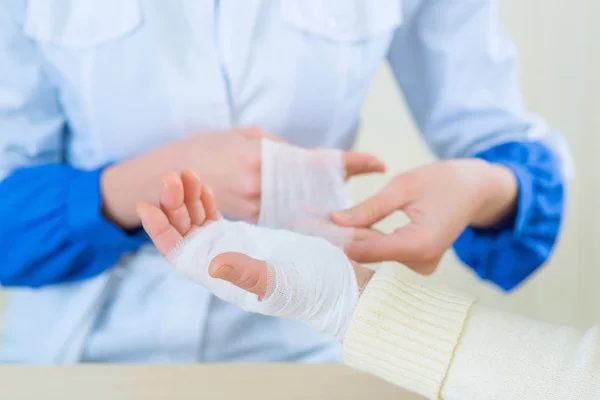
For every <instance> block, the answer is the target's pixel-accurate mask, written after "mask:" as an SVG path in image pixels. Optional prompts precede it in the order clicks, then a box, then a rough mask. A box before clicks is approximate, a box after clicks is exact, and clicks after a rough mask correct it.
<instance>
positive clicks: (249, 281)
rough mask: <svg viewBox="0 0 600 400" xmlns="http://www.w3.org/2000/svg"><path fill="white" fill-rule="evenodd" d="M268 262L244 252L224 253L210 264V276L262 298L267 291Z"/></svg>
mask: <svg viewBox="0 0 600 400" xmlns="http://www.w3.org/2000/svg"><path fill="white" fill-rule="evenodd" d="M267 271H268V266H267V263H266V262H264V261H260V260H255V259H254V258H251V257H249V256H247V255H245V254H242V253H223V254H220V255H218V256H216V257H215V258H214V259H213V260H212V261H211V263H210V265H209V266H208V272H209V273H210V276H212V277H213V278H217V279H223V280H226V281H228V282H231V283H233V284H234V285H235V286H237V287H239V288H241V289H244V290H245V291H247V292H250V293H254V294H255V295H257V296H258V298H259V300H262V298H263V297H264V295H265V294H266V292H267Z"/></svg>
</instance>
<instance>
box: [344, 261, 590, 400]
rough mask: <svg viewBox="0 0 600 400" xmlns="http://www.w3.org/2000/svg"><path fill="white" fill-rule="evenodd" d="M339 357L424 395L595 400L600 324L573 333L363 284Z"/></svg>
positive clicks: (388, 279)
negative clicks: (584, 330)
mask: <svg viewBox="0 0 600 400" xmlns="http://www.w3.org/2000/svg"><path fill="white" fill-rule="evenodd" d="M344 361H345V362H346V364H348V365H349V366H351V367H354V368H356V369H359V370H363V371H366V372H370V373H373V374H375V375H377V376H379V377H381V378H383V379H386V380H388V381H390V382H392V383H395V384H397V385H400V386H402V387H404V388H406V389H409V390H411V391H414V392H417V393H419V394H421V395H423V396H425V397H427V398H430V399H449V400H470V399H477V400H495V399H502V400H512V399H519V400H529V399H535V400H542V399H543V400H553V399H557V400H559V399H560V400H567V399H577V400H585V399H600V327H599V326H595V327H594V328H592V329H590V330H589V331H587V332H585V333H584V332H579V331H577V330H575V329H572V328H569V327H562V326H555V325H550V324H546V323H543V322H538V321H535V320H531V319H527V318H524V317H521V316H517V315H512V314H508V313H503V312H499V311H495V310H492V309H489V308H485V307H482V306H478V305H476V304H474V300H473V299H471V298H469V297H466V296H463V295H457V294H452V293H450V292H447V291H445V290H439V289H434V288H431V287H427V286H421V285H416V284H414V283H409V282H407V281H405V280H403V279H401V278H400V277H399V276H398V274H397V273H396V272H395V271H394V269H393V268H391V267H384V268H382V269H381V270H379V271H378V272H377V273H376V274H375V275H374V277H373V279H372V280H371V282H370V283H369V284H368V285H367V287H366V289H365V291H364V293H363V294H362V296H361V299H360V301H359V304H358V307H357V309H356V311H355V313H354V317H353V321H352V323H351V325H350V329H349V331H348V334H347V337H346V339H345V341H344Z"/></svg>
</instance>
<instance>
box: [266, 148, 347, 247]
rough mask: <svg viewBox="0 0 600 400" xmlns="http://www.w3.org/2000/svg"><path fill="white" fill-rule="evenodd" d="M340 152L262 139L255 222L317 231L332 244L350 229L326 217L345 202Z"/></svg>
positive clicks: (340, 242)
mask: <svg viewBox="0 0 600 400" xmlns="http://www.w3.org/2000/svg"><path fill="white" fill-rule="evenodd" d="M345 176H346V171H345V166H344V161H343V159H342V152H340V151H336V150H307V149H303V148H300V147H296V146H292V145H288V144H284V143H276V142H273V141H271V140H268V139H263V141H262V166H261V180H262V185H261V186H262V196H261V209H260V216H259V219H258V225H260V226H265V227H268V228H275V229H289V230H293V231H296V232H301V233H304V234H307V235H312V236H321V237H324V238H325V239H327V240H329V241H330V242H331V243H333V244H335V245H337V246H340V247H342V246H344V245H346V244H348V243H349V242H350V241H351V240H352V235H353V229H352V228H344V227H340V226H338V225H335V224H334V223H332V222H331V221H330V219H329V216H330V214H331V213H332V212H334V211H339V210H343V209H346V208H348V207H350V206H351V192H350V187H349V185H348V184H347V183H346V179H345Z"/></svg>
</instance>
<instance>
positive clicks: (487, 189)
mask: <svg viewBox="0 0 600 400" xmlns="http://www.w3.org/2000/svg"><path fill="white" fill-rule="evenodd" d="M479 161H480V162H481V163H482V164H483V165H482V168H481V171H482V174H481V179H480V180H479V182H478V187H479V188H480V191H479V192H480V198H481V199H482V202H481V206H480V207H479V209H478V210H477V212H476V213H475V215H474V217H473V221H472V222H471V225H472V226H474V227H476V228H489V227H492V226H494V225H496V224H498V223H499V222H501V221H502V220H504V219H506V218H508V217H509V216H510V215H512V214H514V213H515V210H516V206H517V200H518V194H519V190H518V188H519V186H518V183H517V178H516V177H515V175H514V173H513V172H512V171H511V170H510V169H509V168H507V167H505V166H504V165H502V164H497V163H490V162H488V161H484V160H479Z"/></svg>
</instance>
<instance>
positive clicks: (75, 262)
mask: <svg viewBox="0 0 600 400" xmlns="http://www.w3.org/2000/svg"><path fill="white" fill-rule="evenodd" d="M100 173H101V169H98V170H95V171H81V170H77V169H74V168H71V167H69V166H67V165H63V164H46V165H41V166H36V167H28V168H22V169H18V170H16V171H14V172H13V173H12V174H11V175H9V176H8V177H7V178H6V179H4V180H3V181H2V182H0V199H2V201H0V220H1V221H2V224H0V254H2V265H0V284H2V285H4V286H28V287H39V286H43V285H50V284H56V283H62V282H73V281H77V280H82V279H86V278H90V277H93V276H95V275H98V274H100V273H102V272H103V271H105V270H106V269H107V268H109V267H110V266H112V265H113V264H114V263H115V262H116V261H117V260H118V258H119V257H120V256H121V255H122V254H124V253H126V252H128V251H131V250H134V249H136V248H138V247H139V246H140V245H142V244H143V243H145V242H146V241H147V240H148V239H147V236H146V235H145V233H144V232H143V230H138V231H136V232H131V233H126V232H123V231H121V230H120V229H119V228H117V227H116V226H114V225H113V224H111V223H110V222H109V221H107V220H106V219H105V218H104V217H103V215H102V210H101V208H102V204H101V194H100V184H99V182H100Z"/></svg>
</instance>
